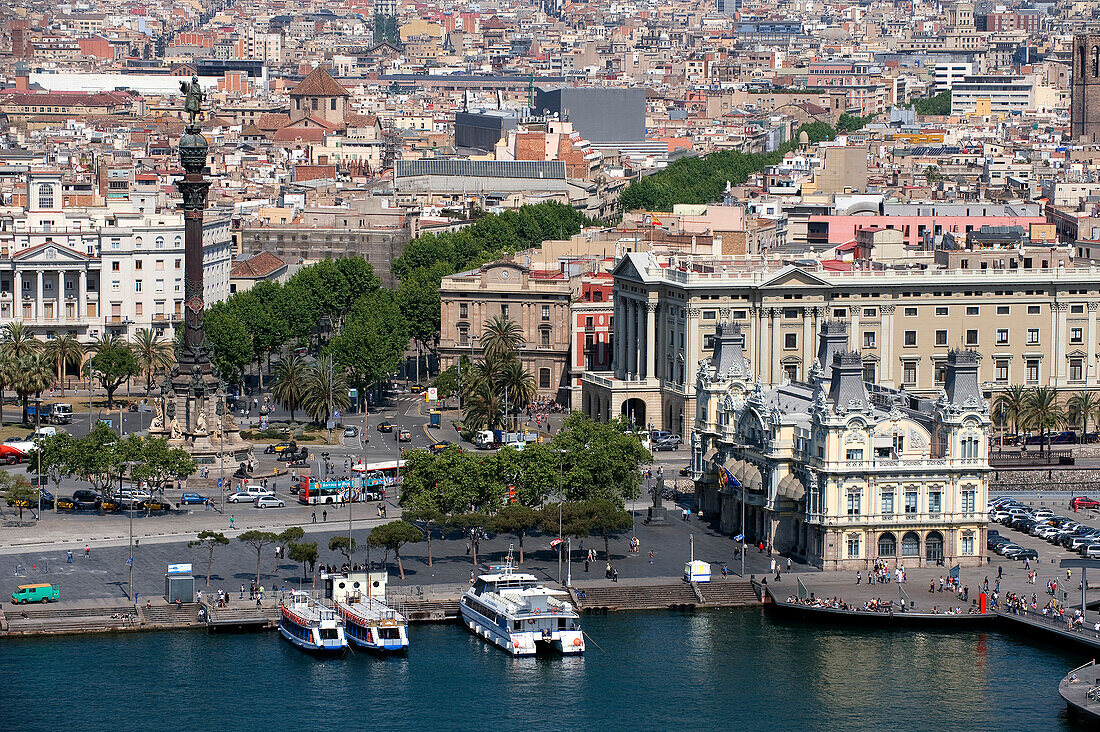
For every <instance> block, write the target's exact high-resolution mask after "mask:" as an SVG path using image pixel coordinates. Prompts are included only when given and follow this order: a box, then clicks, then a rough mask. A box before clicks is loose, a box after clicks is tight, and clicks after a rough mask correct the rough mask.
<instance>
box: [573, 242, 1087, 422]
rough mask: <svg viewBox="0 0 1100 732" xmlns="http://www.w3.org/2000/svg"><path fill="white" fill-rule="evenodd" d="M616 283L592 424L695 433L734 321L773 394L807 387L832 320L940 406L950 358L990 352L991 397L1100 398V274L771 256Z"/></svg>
mask: <svg viewBox="0 0 1100 732" xmlns="http://www.w3.org/2000/svg"><path fill="white" fill-rule="evenodd" d="M613 274H614V278H615V290H614V301H615V316H614V317H615V321H614V335H613V338H612V340H613V343H615V354H614V368H613V369H611V370H610V371H607V372H602V373H600V372H592V373H586V374H583V375H582V377H581V380H582V389H581V403H580V404H579V405H578V407H579V408H581V409H582V410H583V411H584V412H585V413H586V414H589V415H590V416H593V417H596V418H600V419H603V420H607V419H610V418H613V417H617V416H620V415H623V414H627V413H630V414H632V415H635V419H636V420H637V422H638V423H639V424H653V425H655V426H658V427H660V428H663V429H669V430H672V431H674V432H678V433H679V434H687V432H688V431H689V430H690V429H691V427H692V422H693V420H694V414H695V386H694V385H695V380H696V377H697V374H698V368H699V367H698V364H699V361H700V360H701V359H702V358H703V357H704V356H705V355H706V354H707V353H709V352H710V351H711V350H712V346H713V339H714V336H715V332H716V330H717V326H718V325H719V324H720V323H736V324H738V325H740V326H741V328H742V332H744V333H745V338H746V343H747V347H746V351H745V352H746V358H747V359H748V361H749V363H750V364H751V365H752V368H753V372H754V373H755V374H756V375H757V378H758V379H760V380H761V381H762V382H763V383H765V384H775V383H778V382H779V381H780V380H781V379H784V378H786V379H787V380H789V381H799V380H804V379H806V378H807V370H808V369H809V368H810V366H811V364H812V361H813V339H814V337H815V334H817V333H818V332H819V331H820V328H821V324H822V323H823V322H824V321H825V320H842V321H845V322H847V323H848V330H849V333H851V338H852V345H853V347H855V348H859V349H860V351H861V359H862V361H863V375H864V380H866V381H868V382H870V383H874V384H877V385H879V386H883V387H887V388H893V389H904V390H905V392H906V393H909V394H914V395H923V396H931V397H935V396H936V395H937V394H938V393H939V391H940V389H941V388H942V387H943V385H944V383H945V379H946V369H947V361H948V354H949V352H950V351H951V350H952V349H956V348H968V349H974V350H977V351H979V352H980V353H982V354H983V356H984V357H983V358H982V360H981V362H980V364H979V367H978V373H979V383H980V384H981V387H982V391H983V394H985V395H989V394H991V392H993V391H995V390H996V389H998V388H1000V387H1004V386H1008V385H1010V384H1025V385H1034V386H1037V385H1044V386H1052V387H1055V388H1057V389H1061V390H1080V389H1083V388H1100V368H1098V363H1097V357H1098V352H1100V344H1098V338H1100V333H1098V330H1097V317H1096V296H1097V295H1098V294H1100V292H1098V291H1100V279H1098V278H1100V269H1098V268H1095V267H1062V268H1041V267H1040V268H1032V269H1024V268H1017V269H993V268H988V269H958V270H947V269H929V270H913V271H910V270H900V269H898V270H894V269H891V270H855V271H841V272H837V271H826V270H824V269H815V268H813V267H796V266H793V265H786V266H782V265H779V264H775V263H771V262H768V261H765V260H760V259H748V258H729V259H714V258H705V259H704V258H695V257H687V256H681V257H676V256H673V257H662V258H660V260H658V258H657V257H655V256H653V255H652V254H649V253H631V254H627V255H626V256H625V257H624V258H623V259H622V260H621V261H620V262H619V264H618V265H617V267H616V269H615V270H614V272H613Z"/></svg>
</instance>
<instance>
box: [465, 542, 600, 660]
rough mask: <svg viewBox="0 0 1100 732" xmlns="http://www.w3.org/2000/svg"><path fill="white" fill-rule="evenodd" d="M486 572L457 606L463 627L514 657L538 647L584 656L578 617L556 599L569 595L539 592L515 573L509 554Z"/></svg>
mask: <svg viewBox="0 0 1100 732" xmlns="http://www.w3.org/2000/svg"><path fill="white" fill-rule="evenodd" d="M489 570H490V571H489V573H488V574H483V575H481V576H479V577H478V578H477V580H476V581H475V582H474V586H473V587H471V588H470V589H469V590H467V591H466V592H465V593H463V595H462V602H461V603H460V604H459V610H460V611H461V613H462V622H463V623H464V624H465V625H466V627H467V628H469V629H470V631H471V632H472V633H474V634H475V635H478V636H481V637H482V638H484V639H485V640H487V641H489V642H490V643H495V644H496V645H498V646H500V647H501V648H503V649H504V650H506V651H508V653H511V654H512V655H513V656H531V655H534V654H535V652H536V651H537V650H538V649H539V648H540V647H542V648H551V649H554V650H556V651H559V652H561V653H584V634H583V633H582V632H581V628H580V624H579V623H578V620H579V619H580V616H579V615H577V612H576V610H574V608H573V606H572V605H571V604H570V603H568V602H565V601H563V600H560V599H558V598H559V597H561V596H563V595H567V594H568V593H566V592H564V591H563V590H553V589H549V588H546V587H542V586H541V585H539V583H538V580H537V579H536V578H535V576H534V575H533V574H525V573H522V572H516V571H514V567H513V566H512V556H511V552H509V554H508V561H507V562H506V563H505V564H504V565H503V566H499V567H489Z"/></svg>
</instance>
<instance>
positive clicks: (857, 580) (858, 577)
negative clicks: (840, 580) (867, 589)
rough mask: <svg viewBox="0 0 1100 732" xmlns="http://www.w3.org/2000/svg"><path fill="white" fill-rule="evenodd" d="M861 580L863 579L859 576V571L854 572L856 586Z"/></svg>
mask: <svg viewBox="0 0 1100 732" xmlns="http://www.w3.org/2000/svg"><path fill="white" fill-rule="evenodd" d="M862 578H863V575H861V574H860V573H859V570H858V569H857V570H856V584H857V585H858V584H859V582H860V580H861V579H862Z"/></svg>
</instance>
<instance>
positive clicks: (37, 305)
mask: <svg viewBox="0 0 1100 732" xmlns="http://www.w3.org/2000/svg"><path fill="white" fill-rule="evenodd" d="M34 274H35V276H36V277H37V278H38V285H37V288H36V289H35V291H34V319H35V320H37V321H39V322H41V321H42V318H43V315H42V282H43V280H44V278H43V276H42V275H43V272H42V270H38V271H37V272H35V273H34Z"/></svg>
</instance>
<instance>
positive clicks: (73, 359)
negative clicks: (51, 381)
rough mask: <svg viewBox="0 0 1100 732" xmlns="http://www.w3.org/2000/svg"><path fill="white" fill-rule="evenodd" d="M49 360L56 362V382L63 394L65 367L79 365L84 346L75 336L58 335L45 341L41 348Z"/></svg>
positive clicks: (82, 357) (81, 361) (82, 360)
mask: <svg viewBox="0 0 1100 732" xmlns="http://www.w3.org/2000/svg"><path fill="white" fill-rule="evenodd" d="M42 350H43V351H44V352H45V354H46V355H47V356H48V357H49V359H50V360H51V361H53V362H54V363H55V364H57V384H58V386H59V387H61V395H62V396H64V395H65V368H66V367H67V366H76V367H78V368H79V367H80V364H81V363H83V362H84V346H83V344H81V342H80V341H78V340H77V339H76V336H71V335H67V334H63V335H59V336H57V337H56V338H54V339H52V340H50V341H47V342H46V345H45V347H44V348H43V349H42Z"/></svg>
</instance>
